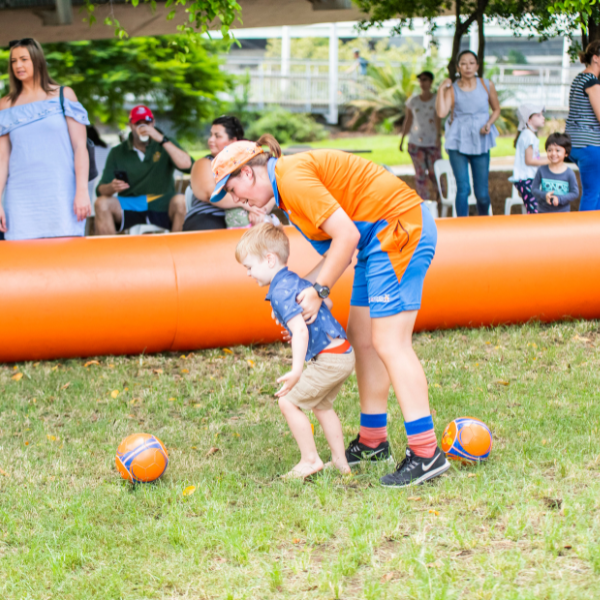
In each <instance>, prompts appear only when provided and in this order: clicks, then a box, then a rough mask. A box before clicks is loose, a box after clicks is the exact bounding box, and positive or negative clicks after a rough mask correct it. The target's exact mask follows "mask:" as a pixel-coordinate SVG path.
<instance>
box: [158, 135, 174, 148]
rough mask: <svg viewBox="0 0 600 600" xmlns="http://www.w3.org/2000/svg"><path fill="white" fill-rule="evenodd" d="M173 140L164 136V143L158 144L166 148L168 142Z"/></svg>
mask: <svg viewBox="0 0 600 600" xmlns="http://www.w3.org/2000/svg"><path fill="white" fill-rule="evenodd" d="M170 141H171V140H170V139H169V138H168V137H167V136H166V135H164V134H163V139H162V141H160V142H158V143H159V144H160V145H161V146H164V145H165V144H166V143H167V142H170Z"/></svg>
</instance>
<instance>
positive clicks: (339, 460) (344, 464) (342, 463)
mask: <svg viewBox="0 0 600 600" xmlns="http://www.w3.org/2000/svg"><path fill="white" fill-rule="evenodd" d="M331 464H333V465H334V466H335V467H336V468H337V470H338V471H339V472H340V473H342V475H347V474H348V473H351V472H352V470H351V469H350V466H349V465H348V461H347V460H346V456H345V455H344V454H342V455H341V456H339V457H336V456H333V457H332V458H331Z"/></svg>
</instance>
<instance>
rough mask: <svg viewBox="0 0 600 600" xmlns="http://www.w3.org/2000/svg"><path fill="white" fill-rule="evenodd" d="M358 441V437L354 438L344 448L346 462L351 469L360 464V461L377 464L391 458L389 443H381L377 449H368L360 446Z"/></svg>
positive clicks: (362, 445)
mask: <svg viewBox="0 0 600 600" xmlns="http://www.w3.org/2000/svg"><path fill="white" fill-rule="evenodd" d="M358 439H359V437H358V436H356V439H354V440H352V441H351V442H350V444H348V447H347V448H346V460H347V461H348V464H349V465H350V466H351V467H353V466H355V465H357V464H358V463H360V461H361V460H370V461H372V462H377V461H380V460H389V459H390V458H391V457H392V455H391V454H390V443H389V442H381V444H379V446H377V448H370V447H369V446H365V445H364V444H361V443H360V442H359V441H358Z"/></svg>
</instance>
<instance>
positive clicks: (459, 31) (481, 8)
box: [448, 0, 490, 81]
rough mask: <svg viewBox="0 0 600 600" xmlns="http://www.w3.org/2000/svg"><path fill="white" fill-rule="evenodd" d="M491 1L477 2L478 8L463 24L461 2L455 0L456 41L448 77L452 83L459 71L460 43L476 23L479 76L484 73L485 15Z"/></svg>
mask: <svg viewBox="0 0 600 600" xmlns="http://www.w3.org/2000/svg"><path fill="white" fill-rule="evenodd" d="M489 1H490V0H477V8H476V10H475V11H474V12H473V13H471V14H470V15H469V16H468V17H467V19H466V20H465V21H464V22H463V21H461V20H460V15H461V8H462V6H461V0H455V2H454V14H455V19H456V22H455V26H454V39H453V40H452V56H451V57H450V62H449V63H448V76H449V77H450V79H452V81H454V80H455V79H456V73H457V71H458V69H457V68H456V66H457V65H456V59H457V58H458V55H459V53H460V41H461V39H462V37H463V35H465V33H467V31H469V27H471V25H472V24H473V23H475V22H477V25H478V26H479V49H478V50H479V52H478V55H479V74H480V75H481V74H482V73H483V67H484V64H483V62H484V56H485V38H484V26H483V15H484V14H485V11H486V8H487V6H488V4H489Z"/></svg>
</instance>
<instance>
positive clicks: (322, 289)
mask: <svg viewBox="0 0 600 600" xmlns="http://www.w3.org/2000/svg"><path fill="white" fill-rule="evenodd" d="M313 287H314V288H315V290H317V294H319V298H321V300H325V298H327V297H329V291H330V290H329V288H328V287H327V286H326V285H319V284H318V283H315V284H314V285H313Z"/></svg>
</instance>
